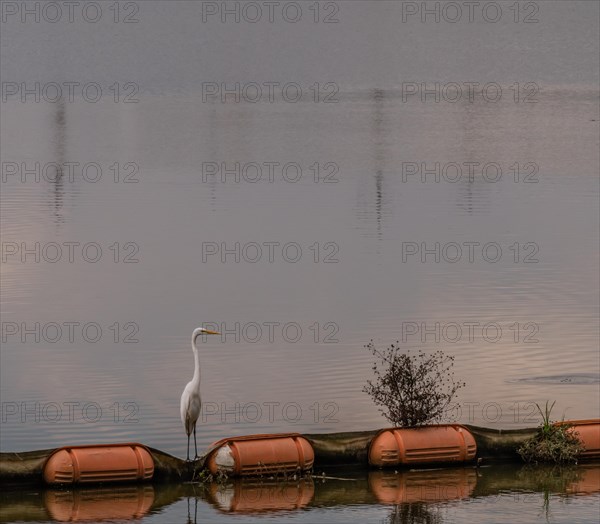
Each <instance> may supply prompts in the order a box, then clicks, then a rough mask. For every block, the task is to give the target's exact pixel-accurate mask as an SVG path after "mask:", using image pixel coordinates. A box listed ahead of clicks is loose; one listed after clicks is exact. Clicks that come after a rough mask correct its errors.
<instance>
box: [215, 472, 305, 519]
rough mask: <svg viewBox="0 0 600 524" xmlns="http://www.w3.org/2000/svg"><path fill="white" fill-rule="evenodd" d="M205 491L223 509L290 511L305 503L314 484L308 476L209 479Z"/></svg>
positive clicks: (238, 511) (243, 511) (230, 510)
mask: <svg viewBox="0 0 600 524" xmlns="http://www.w3.org/2000/svg"><path fill="white" fill-rule="evenodd" d="M209 494H210V495H209V496H210V500H211V502H212V503H213V504H214V505H215V506H216V507H217V508H218V509H219V510H221V511H225V512H232V513H263V512H272V511H290V510H294V509H298V508H303V507H304V506H306V505H307V504H308V503H309V502H310V501H311V500H312V498H313V496H314V494H315V486H314V484H313V482H312V480H305V479H302V480H301V481H300V482H294V483H288V482H277V483H262V482H261V483H258V482H250V483H249V482H248V481H246V480H238V481H236V482H234V483H233V484H228V485H225V486H220V485H218V484H216V483H213V484H211V486H210V489H209Z"/></svg>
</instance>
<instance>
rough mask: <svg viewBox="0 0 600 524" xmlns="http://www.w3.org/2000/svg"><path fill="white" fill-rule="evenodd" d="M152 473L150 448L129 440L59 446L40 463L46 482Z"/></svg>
mask: <svg viewBox="0 0 600 524" xmlns="http://www.w3.org/2000/svg"><path fill="white" fill-rule="evenodd" d="M153 474H154V461H153V460H152V455H151V454H150V451H149V450H148V449H146V448H145V447H144V446H142V445H141V444H132V443H128V444H104V445H97V446H70V447H65V448H60V449H58V450H56V451H55V452H54V453H52V455H50V457H49V458H48V460H47V461H46V464H45V465H44V480H45V481H46V483H47V484H85V483H100V482H135V481H138V482H139V481H144V480H150V479H151V478H152V475H153Z"/></svg>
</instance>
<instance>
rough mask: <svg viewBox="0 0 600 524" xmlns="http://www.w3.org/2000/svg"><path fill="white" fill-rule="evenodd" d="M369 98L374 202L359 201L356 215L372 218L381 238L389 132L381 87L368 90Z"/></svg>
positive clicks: (384, 212)
mask: <svg viewBox="0 0 600 524" xmlns="http://www.w3.org/2000/svg"><path fill="white" fill-rule="evenodd" d="M369 98H370V99H371V100H372V101H373V110H372V126H371V140H372V142H373V145H374V150H373V167H374V176H375V203H374V205H373V204H371V203H370V202H368V201H367V202H360V201H359V204H358V211H357V215H358V216H359V218H362V219H364V220H366V221H367V222H369V221H371V220H372V219H373V218H374V219H375V224H376V231H377V232H376V236H377V239H378V240H382V235H383V231H382V229H383V218H384V216H385V214H386V201H385V198H384V170H385V156H386V154H387V151H386V148H387V145H388V144H387V143H386V137H387V136H389V134H390V133H389V128H388V127H389V126H388V124H387V122H386V119H385V110H384V105H385V99H386V94H385V91H384V90H383V89H373V90H372V91H371V92H370V95H369ZM361 196H362V195H361ZM359 198H360V197H359ZM373 210H374V213H373ZM388 214H389V212H388Z"/></svg>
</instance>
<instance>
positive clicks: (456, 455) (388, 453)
mask: <svg viewBox="0 0 600 524" xmlns="http://www.w3.org/2000/svg"><path fill="white" fill-rule="evenodd" d="M476 453H477V445H476V443H475V439H474V438H473V435H471V433H470V432H469V430H468V429H467V428H465V427H463V426H460V425H458V424H440V425H439V426H424V427H419V428H391V429H384V430H382V431H380V432H379V433H378V434H377V435H376V436H375V437H374V438H373V440H372V441H371V445H370V447H369V464H371V465H372V466H379V467H389V466H400V465H407V464H444V463H459V462H467V461H469V460H473V459H474V458H475V454H476Z"/></svg>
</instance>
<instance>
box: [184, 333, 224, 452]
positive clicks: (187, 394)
mask: <svg viewBox="0 0 600 524" xmlns="http://www.w3.org/2000/svg"><path fill="white" fill-rule="evenodd" d="M200 335H220V333H218V332H217V331H210V330H208V329H204V328H201V327H199V328H196V329H194V332H193V333H192V350H193V351H194V377H193V378H192V380H191V381H190V382H188V384H187V386H185V389H184V390H183V393H182V395H181V404H180V411H181V422H183V427H184V428H185V432H186V433H187V460H190V435H191V434H192V431H193V432H194V449H195V451H196V456H195V458H198V446H197V445H196V421H197V420H198V417H199V416H200V409H201V407H202V401H201V399H200V359H199V357H198V348H197V347H196V339H197V338H198V337H199V336H200Z"/></svg>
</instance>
